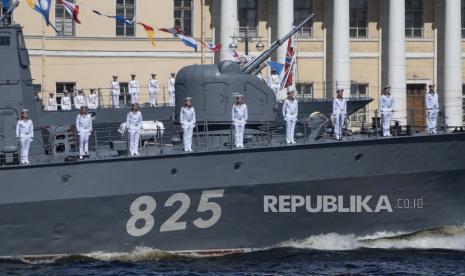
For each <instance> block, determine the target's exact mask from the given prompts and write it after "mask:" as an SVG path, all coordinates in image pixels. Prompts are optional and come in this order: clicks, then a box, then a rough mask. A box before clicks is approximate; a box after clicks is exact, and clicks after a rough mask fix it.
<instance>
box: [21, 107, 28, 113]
mask: <svg viewBox="0 0 465 276" xmlns="http://www.w3.org/2000/svg"><path fill="white" fill-rule="evenodd" d="M28 112H29V109H26V108H24V109H22V110H21V113H28Z"/></svg>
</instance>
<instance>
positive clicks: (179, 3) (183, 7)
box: [174, 0, 192, 35]
mask: <svg viewBox="0 0 465 276" xmlns="http://www.w3.org/2000/svg"><path fill="white" fill-rule="evenodd" d="M174 26H175V27H176V28H179V29H181V30H183V31H184V34H185V35H192V0H174Z"/></svg>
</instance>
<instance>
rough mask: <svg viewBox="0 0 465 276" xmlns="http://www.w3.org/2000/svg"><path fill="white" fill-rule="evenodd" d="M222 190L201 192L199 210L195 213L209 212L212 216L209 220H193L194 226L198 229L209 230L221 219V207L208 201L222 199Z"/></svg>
mask: <svg viewBox="0 0 465 276" xmlns="http://www.w3.org/2000/svg"><path fill="white" fill-rule="evenodd" d="M223 193H224V189H223V190H211V191H203V193H202V197H200V203H199V208H197V212H199V213H201V212H206V211H211V213H212V215H211V217H210V218H209V219H207V220H204V219H203V218H198V219H196V220H194V225H195V226H197V227H198V228H202V229H205V228H210V227H212V226H213V225H215V224H216V223H217V222H218V220H219V219H220V217H221V206H220V205H219V204H218V203H216V202H210V201H208V200H209V199H212V198H219V197H223Z"/></svg>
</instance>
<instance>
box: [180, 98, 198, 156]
mask: <svg viewBox="0 0 465 276" xmlns="http://www.w3.org/2000/svg"><path fill="white" fill-rule="evenodd" d="M180 121H181V126H182V130H183V142H184V151H192V135H193V131H194V127H195V123H196V119H195V109H194V107H193V106H192V98H191V97H188V98H186V99H185V100H184V106H183V107H182V108H181V114H180Z"/></svg>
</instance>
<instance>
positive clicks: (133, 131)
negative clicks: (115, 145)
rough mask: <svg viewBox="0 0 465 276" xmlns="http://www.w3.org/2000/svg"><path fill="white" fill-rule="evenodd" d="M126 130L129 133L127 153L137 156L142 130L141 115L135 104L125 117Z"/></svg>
mask: <svg viewBox="0 0 465 276" xmlns="http://www.w3.org/2000/svg"><path fill="white" fill-rule="evenodd" d="M126 129H127V130H128V133H129V153H130V155H131V156H134V155H139V139H140V131H141V130H142V113H140V111H139V107H138V105H137V104H132V105H131V111H129V113H128V115H127V116H126Z"/></svg>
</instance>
